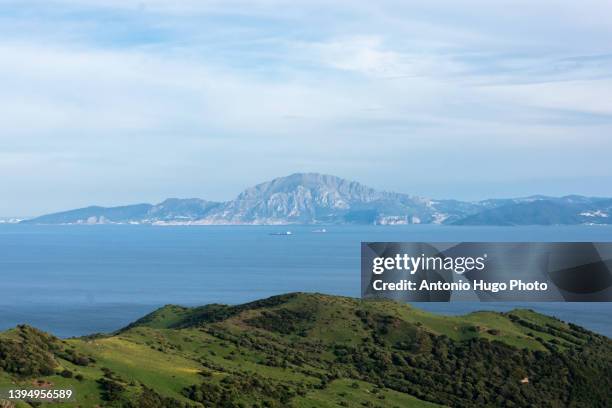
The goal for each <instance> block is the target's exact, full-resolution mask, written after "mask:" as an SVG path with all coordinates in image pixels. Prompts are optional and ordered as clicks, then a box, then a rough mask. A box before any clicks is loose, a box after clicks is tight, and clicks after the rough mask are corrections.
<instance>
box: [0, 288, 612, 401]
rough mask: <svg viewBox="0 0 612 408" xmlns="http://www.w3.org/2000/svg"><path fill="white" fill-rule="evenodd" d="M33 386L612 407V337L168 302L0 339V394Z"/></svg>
mask: <svg viewBox="0 0 612 408" xmlns="http://www.w3.org/2000/svg"><path fill="white" fill-rule="evenodd" d="M33 385H37V386H40V385H42V386H44V387H50V388H62V387H69V388H72V389H74V390H75V392H76V399H75V401H72V402H66V403H53V404H51V403H47V404H36V403H31V404H26V403H20V404H15V406H17V407H28V406H43V407H45V406H55V407H84V408H87V407H92V408H93V407H98V406H101V407H102V406H103V407H134V408H147V407H228V408H231V407H249V408H252V407H295V408H318V407H320V408H327V407H402V408H404V407H439V406H452V407H474V406H505V407H524V406H534V407H560V406H574V407H598V406H600V407H605V406H609V403H610V401H611V400H612V399H611V398H612V396H611V394H610V389H612V341H611V340H610V339H608V338H606V337H603V336H600V335H597V334H594V333H591V332H589V331H586V330H584V329H582V328H580V327H577V326H574V325H568V324H566V323H563V322H561V321H559V320H556V319H553V318H549V317H546V316H543V315H540V314H537V313H535V312H532V311H528V310H515V311H512V312H509V313H503V314H500V313H492V312H478V313H472V314H469V315H466V316H459V317H448V316H439V315H435V314H430V313H426V312H423V311H421V310H418V309H414V308H412V307H410V306H408V305H404V304H400V303H395V302H391V301H361V300H357V299H350V298H343V297H334V296H326V295H319V294H302V293H296V294H288V295H282V296H276V297H272V298H269V299H265V300H260V301H256V302H252V303H248V304H244V305H239V306H225V305H208V306H204V307H198V308H184V307H180V306H166V307H163V308H161V309H159V310H157V311H155V312H153V313H151V314H150V315H147V316H145V317H143V318H142V319H140V320H138V321H137V322H135V323H133V324H131V325H130V326H128V327H126V328H125V329H123V330H120V331H119V332H117V333H114V334H113V335H108V336H93V337H87V338H79V339H69V340H60V339H57V338H55V337H53V336H50V335H48V334H45V333H42V332H40V331H38V330H36V329H33V328H31V327H27V326H20V327H17V328H15V329H14V330H10V331H7V332H4V333H2V334H0V389H6V388H7V387H13V388H14V387H32V386H33ZM0 406H2V405H0ZM8 406H10V405H8Z"/></svg>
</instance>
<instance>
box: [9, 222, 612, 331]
mask: <svg viewBox="0 0 612 408" xmlns="http://www.w3.org/2000/svg"><path fill="white" fill-rule="evenodd" d="M325 228H326V229H327V232H326V233H314V232H313V231H314V230H315V228H314V227H307V226H290V227H287V226H282V227H274V226H172V227H156V226H145V225H95V226H86V225H80V226H77V225H75V226H70V225H66V226H36V225H7V224H4V225H2V224H0V330H4V329H7V328H10V327H13V326H15V325H17V324H20V323H27V324H30V325H33V326H35V327H38V328H40V329H42V330H46V331H49V332H51V333H54V334H55V335H57V336H60V337H70V336H80V335H85V334H91V333H96V332H111V331H114V330H117V329H119V328H121V327H123V326H125V325H127V324H128V323H130V322H132V321H134V320H136V319H138V318H139V317H142V316H143V315H144V314H146V313H149V312H151V311H152V310H154V309H155V308H157V307H159V306H162V305H164V304H170V303H172V304H180V305H186V306H191V305H202V304H207V303H229V304H236V303H242V302H246V301H250V300H255V299H259V298H263V297H267V296H272V295H276V294H281V293H287V292H294V291H304V292H321V293H327V294H336V295H345V296H352V297H358V296H359V294H360V271H359V268H360V259H359V257H360V242H361V241H419V242H455V241H500V242H501V241H533V242H537V241H599V242H606V241H608V242H612V227H610V226H563V227H562V226H553V227H453V226H439V225H411V226H327V227H325ZM287 230H291V231H292V235H286V236H284V235H270V234H272V233H277V232H284V231H287ZM417 306H418V307H421V308H424V309H427V310H430V311H434V312H437V313H445V314H463V313H468V312H470V311H474V310H497V311H503V310H510V309H512V308H515V307H529V308H532V309H535V310H537V311H540V312H542V313H546V314H549V315H554V316H556V317H558V318H560V319H562V320H565V321H570V322H574V323H576V324H579V325H581V326H584V327H586V328H589V329H591V330H594V331H597V332H599V333H603V334H605V335H607V336H610V337H612V303H475V302H455V303H419V304H418V305H417Z"/></svg>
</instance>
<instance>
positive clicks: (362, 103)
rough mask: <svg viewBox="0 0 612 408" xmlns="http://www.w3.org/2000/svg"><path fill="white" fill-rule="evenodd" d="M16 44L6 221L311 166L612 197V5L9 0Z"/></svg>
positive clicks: (478, 191) (3, 24)
mask: <svg viewBox="0 0 612 408" xmlns="http://www.w3.org/2000/svg"><path fill="white" fill-rule="evenodd" d="M374 3H377V4H374ZM0 53H1V56H0V108H1V114H0V118H1V119H0V177H1V183H0V196H1V197H2V200H1V201H0V215H3V216H19V215H23V216H25V215H37V214H41V213H45V212H49V211H55V210H60V209H67V208H74V207H80V206H85V205H89V204H94V203H95V204H102V205H112V204H125V203H134V202H158V201H161V200H162V199H163V198H166V197H202V198H207V199H215V200H225V199H230V198H233V197H234V196H235V195H237V194H238V193H239V192H240V191H241V190H242V189H243V188H245V187H247V186H250V185H252V184H255V183H258V182H261V181H265V180H268V179H271V178H273V177H277V176H282V175H287V174H290V173H294V172H299V171H316V172H322V173H329V174H335V175H338V176H341V177H346V178H350V179H354V180H357V181H361V182H363V183H366V184H368V185H371V186H372V187H376V188H380V189H387V190H395V191H401V192H406V193H411V194H415V195H422V196H429V197H435V198H460V199H480V198H488V197H508V196H524V195H530V194H536V193H538V194H551V195H564V194H570V193H576V194H585V195H605V196H612V189H611V186H612V160H611V159H610V152H611V151H612V3H610V1H609V0H601V1H595V0H584V1H580V2H576V1H548V0H541V1H537V2H533V1H526V0H525V1H523V0H519V1H504V0H500V1H495V2H491V1H489V0H467V1H461V2H458V1H452V0H446V1H436V0H434V1H431V0H430V1H422V2H413V1H396V2H394V1H381V2H372V1H355V0H351V1H329V0H326V1H318V0H308V1H295V0H292V1H263V0H260V1H253V0H249V1H231V0H230V1H218V2H217V1H202V0H183V1H180V0H142V1H131V0H89V1H87V0H63V1H60V0H41V1H34V0H15V1H12V0H0Z"/></svg>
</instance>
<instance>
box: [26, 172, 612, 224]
mask: <svg viewBox="0 0 612 408" xmlns="http://www.w3.org/2000/svg"><path fill="white" fill-rule="evenodd" d="M610 214H612V199H610V198H593V197H581V196H566V197H561V198H555V197H546V196H533V197H527V198H516V199H491V200H484V201H476V202H465V201H458V200H433V199H428V198H424V197H418V196H412V195H408V194H402V193H393V192H386V191H378V190H375V189H373V188H370V187H367V186H364V185H363V184H360V183H357V182H355V181H349V180H345V179H342V178H340V177H335V176H330V175H325V174H318V173H296V174H292V175H289V176H287V177H280V178H276V179H274V180H271V181H268V182H265V183H261V184H258V185H256V186H254V187H251V188H248V189H246V190H245V191H243V192H242V193H240V194H239V195H238V196H237V197H236V198H235V199H234V200H230V201H226V202H215V201H207V200H203V199H199V198H189V199H179V198H171V199H167V200H165V201H163V202H161V203H159V204H155V205H153V204H147V203H143V204H135V205H127V206H120V207H99V206H91V207H86V208H80V209H76V210H69V211H63V212H59V213H54V214H48V215H43V216H40V217H37V218H33V219H29V220H25V221H22V222H23V223H32V224H117V223H118V224H160V225H246V224H253V225H275V224H376V225H394V224H456V225H535V224H538V225H557V224H568V225H569V224H611V223H612V217H611V216H610Z"/></svg>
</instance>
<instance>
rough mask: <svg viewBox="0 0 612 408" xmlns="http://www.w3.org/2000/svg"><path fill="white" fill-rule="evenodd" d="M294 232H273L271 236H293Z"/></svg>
mask: <svg viewBox="0 0 612 408" xmlns="http://www.w3.org/2000/svg"><path fill="white" fill-rule="evenodd" d="M292 234H293V232H291V231H285V232H271V233H270V235H292Z"/></svg>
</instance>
